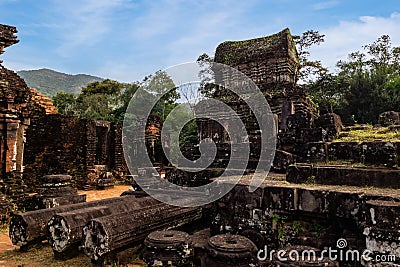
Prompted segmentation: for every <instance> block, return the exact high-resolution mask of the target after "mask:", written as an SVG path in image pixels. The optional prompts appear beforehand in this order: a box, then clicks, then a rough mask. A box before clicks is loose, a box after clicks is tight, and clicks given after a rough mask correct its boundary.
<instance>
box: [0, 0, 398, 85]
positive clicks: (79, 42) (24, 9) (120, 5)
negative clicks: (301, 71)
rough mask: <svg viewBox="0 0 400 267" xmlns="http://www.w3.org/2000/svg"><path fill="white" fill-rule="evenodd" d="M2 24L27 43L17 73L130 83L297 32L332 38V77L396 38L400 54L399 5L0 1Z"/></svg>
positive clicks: (17, 52) (393, 0) (322, 53)
mask: <svg viewBox="0 0 400 267" xmlns="http://www.w3.org/2000/svg"><path fill="white" fill-rule="evenodd" d="M0 23H2V24H9V25H14V26H17V28H18V30H19V32H18V38H19V39H20V42H19V43H18V44H16V45H14V46H12V47H9V48H7V49H6V53H5V54H3V55H2V56H1V59H3V60H4V63H3V64H4V65H5V66H6V67H8V68H10V69H13V70H21V69H38V68H50V69H54V70H57V71H62V72H66V73H71V74H77V73H86V74H92V75H96V76H101V77H105V78H112V79H116V80H119V81H124V82H132V81H137V80H142V78H143V77H144V76H145V75H148V74H151V73H154V72H155V71H157V70H160V69H165V68H168V67H170V66H172V65H176V64H180V63H183V62H190V61H195V60H196V59H197V57H198V56H199V55H200V54H202V53H203V52H206V53H208V54H210V55H213V54H214V51H215V48H216V47H217V45H218V44H219V43H221V42H223V41H226V40H243V39H250V38H255V37H261V36H265V35H270V34H273V33H275V32H278V31H280V30H282V29H284V28H286V27H289V28H290V30H291V32H292V34H301V33H302V32H304V31H306V30H308V29H314V30H318V31H319V32H320V33H322V34H325V35H326V37H325V43H324V44H322V45H321V46H319V47H317V48H315V49H313V50H312V53H313V57H314V58H318V59H320V60H321V61H322V63H323V64H324V65H326V66H328V67H330V68H331V69H333V68H334V65H335V63H336V61H337V60H338V59H345V58H346V55H347V54H348V53H349V52H352V51H355V50H359V49H360V48H361V46H362V45H365V44H368V43H371V42H373V41H374V40H376V39H377V38H378V37H379V36H381V35H382V34H389V35H390V36H391V38H392V43H393V45H396V46H400V30H399V29H400V1H399V0H381V1H375V0H326V1H324V0H320V1H314V0H265V1H262V0H248V1H237V0H236V1H207V0H201V1H131V0H79V1H78V0H70V1H66V0H0Z"/></svg>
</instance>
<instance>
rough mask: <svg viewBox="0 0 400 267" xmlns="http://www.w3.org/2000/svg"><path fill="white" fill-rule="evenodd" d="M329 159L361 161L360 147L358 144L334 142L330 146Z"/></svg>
mask: <svg viewBox="0 0 400 267" xmlns="http://www.w3.org/2000/svg"><path fill="white" fill-rule="evenodd" d="M328 159H329V160H332V161H335V160H348V161H352V162H359V161H360V159H361V158H360V147H359V145H358V143H357V142H333V143H329V144H328Z"/></svg>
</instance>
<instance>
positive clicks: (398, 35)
mask: <svg viewBox="0 0 400 267" xmlns="http://www.w3.org/2000/svg"><path fill="white" fill-rule="evenodd" d="M399 29H400V14H399V13H392V14H391V15H390V16H389V17H372V16H362V17H360V18H359V19H358V20H357V21H341V22H340V23H339V24H338V25H336V26H334V27H330V28H325V29H324V28H322V29H319V32H320V33H321V34H325V42H324V43H323V44H321V45H320V46H317V47H314V48H312V49H311V55H312V58H313V59H318V60H321V61H322V64H323V65H324V66H327V67H328V68H330V69H331V70H333V69H334V67H335V65H336V62H337V61H338V60H346V59H347V55H348V54H349V53H351V52H354V51H359V50H361V49H362V46H363V45H367V44H370V43H372V42H374V41H375V40H377V39H378V38H379V37H380V36H382V35H384V34H387V35H389V36H390V37H391V40H392V44H393V46H400V31H399Z"/></svg>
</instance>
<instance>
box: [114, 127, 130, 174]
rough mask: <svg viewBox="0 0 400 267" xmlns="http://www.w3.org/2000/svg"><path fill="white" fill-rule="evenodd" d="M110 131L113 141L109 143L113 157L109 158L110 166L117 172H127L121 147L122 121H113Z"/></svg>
mask: <svg viewBox="0 0 400 267" xmlns="http://www.w3.org/2000/svg"><path fill="white" fill-rule="evenodd" d="M111 132H112V136H111V140H114V142H112V143H111V151H112V154H111V155H112V157H113V159H112V160H111V162H112V165H111V166H112V168H113V169H114V170H116V171H117V172H122V173H128V167H127V166H126V162H125V158H124V151H123V147H122V123H119V122H116V123H113V124H112V128H111Z"/></svg>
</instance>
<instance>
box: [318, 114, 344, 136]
mask: <svg viewBox="0 0 400 267" xmlns="http://www.w3.org/2000/svg"><path fill="white" fill-rule="evenodd" d="M315 125H316V126H317V127H322V128H323V129H325V130H326V132H327V136H328V137H330V138H332V137H335V136H336V135H337V134H338V133H340V131H341V130H342V128H343V124H342V120H341V118H340V116H339V115H337V114H335V113H326V114H323V115H321V116H319V117H318V118H317V119H316V121H315Z"/></svg>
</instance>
